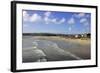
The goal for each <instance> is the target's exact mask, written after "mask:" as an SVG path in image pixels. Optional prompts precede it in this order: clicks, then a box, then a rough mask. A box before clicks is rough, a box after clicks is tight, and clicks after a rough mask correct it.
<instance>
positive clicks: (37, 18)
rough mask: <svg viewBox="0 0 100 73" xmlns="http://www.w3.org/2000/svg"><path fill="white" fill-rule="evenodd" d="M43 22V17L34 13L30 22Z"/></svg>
mask: <svg viewBox="0 0 100 73" xmlns="http://www.w3.org/2000/svg"><path fill="white" fill-rule="evenodd" d="M40 20H41V16H40V15H38V14H36V13H34V14H33V15H32V16H31V17H30V21H31V22H36V21H40Z"/></svg>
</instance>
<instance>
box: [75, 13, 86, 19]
mask: <svg viewBox="0 0 100 73" xmlns="http://www.w3.org/2000/svg"><path fill="white" fill-rule="evenodd" d="M74 16H75V17H77V18H81V17H84V16H85V13H79V14H74Z"/></svg>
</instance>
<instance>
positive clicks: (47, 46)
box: [22, 36, 91, 63]
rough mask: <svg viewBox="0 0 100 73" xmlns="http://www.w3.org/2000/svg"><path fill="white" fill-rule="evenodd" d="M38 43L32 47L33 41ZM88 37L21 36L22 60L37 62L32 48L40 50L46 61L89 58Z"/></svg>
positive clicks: (37, 57)
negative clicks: (35, 46)
mask: <svg viewBox="0 0 100 73" xmlns="http://www.w3.org/2000/svg"><path fill="white" fill-rule="evenodd" d="M34 41H35V42H36V43H38V46H37V48H34V47H33V46H34V43H33V42H34ZM90 46H91V45H90V39H84V40H83V39H69V38H62V37H59V36H58V37H55V36H50V37H47V36H27V37H26V36H23V49H22V56H23V62H24V63H26V62H37V59H39V56H37V53H36V52H35V51H34V49H38V50H42V51H43V53H45V55H46V59H47V61H67V60H86V59H90V58H91V55H90V54H91V52H90V51H91V47H90ZM39 54H40V55H41V53H39Z"/></svg>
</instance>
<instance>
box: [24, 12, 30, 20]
mask: <svg viewBox="0 0 100 73" xmlns="http://www.w3.org/2000/svg"><path fill="white" fill-rule="evenodd" d="M29 18H30V17H29V14H28V13H27V11H23V21H29Z"/></svg>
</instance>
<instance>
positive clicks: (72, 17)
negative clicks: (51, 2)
mask: <svg viewBox="0 0 100 73" xmlns="http://www.w3.org/2000/svg"><path fill="white" fill-rule="evenodd" d="M22 12H23V33H60V34H81V33H89V32H90V27H91V14H90V13H82V12H81V13H79V12H77V13H76V12H56V11H39V10H23V11H22Z"/></svg>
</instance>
